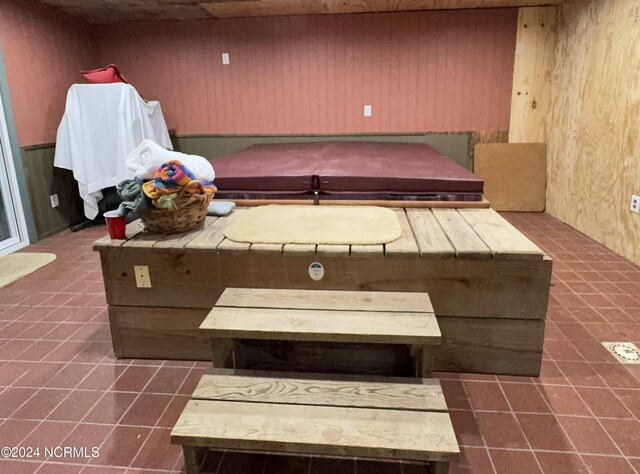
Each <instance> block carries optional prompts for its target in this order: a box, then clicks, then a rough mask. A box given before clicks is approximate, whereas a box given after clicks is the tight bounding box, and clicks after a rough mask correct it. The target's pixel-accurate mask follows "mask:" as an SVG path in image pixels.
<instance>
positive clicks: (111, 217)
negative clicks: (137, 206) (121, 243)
mask: <svg viewBox="0 0 640 474" xmlns="http://www.w3.org/2000/svg"><path fill="white" fill-rule="evenodd" d="M103 215H104V220H105V221H107V228H108V229H109V237H111V238H112V239H121V240H124V239H126V238H127V234H126V232H125V228H126V226H127V222H126V220H125V218H124V216H121V215H120V214H119V213H118V211H108V212H105V213H104V214H103Z"/></svg>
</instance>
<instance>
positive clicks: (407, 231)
mask: <svg viewBox="0 0 640 474" xmlns="http://www.w3.org/2000/svg"><path fill="white" fill-rule="evenodd" d="M393 211H394V212H395V214H396V216H397V217H398V222H399V223H400V229H401V231H402V234H401V235H400V238H398V239H397V240H394V241H393V242H390V243H388V244H385V246H384V248H385V255H386V256H387V257H407V256H416V257H417V256H418V255H420V254H419V251H418V244H417V243H416V239H415V238H414V237H413V231H412V230H411V226H410V225H409V221H408V220H407V216H406V214H405V213H404V209H394V210H393Z"/></svg>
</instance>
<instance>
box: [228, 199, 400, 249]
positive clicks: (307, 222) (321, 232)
mask: <svg viewBox="0 0 640 474" xmlns="http://www.w3.org/2000/svg"><path fill="white" fill-rule="evenodd" d="M400 234H401V230H400V223H399V222H398V218H397V217H396V215H395V213H394V211H392V210H391V209H387V208H384V207H376V206H312V205H309V206H287V205H270V206H260V207H255V208H252V209H250V210H248V211H246V212H244V213H242V214H241V215H239V216H238V217H237V218H236V219H235V220H234V221H233V222H232V223H231V224H229V226H228V227H227V228H226V229H225V230H224V235H225V236H226V237H227V238H228V239H231V240H234V241H236V242H249V243H252V244H351V245H373V244H386V243H389V242H392V241H394V240H396V239H398V238H399V237H400Z"/></svg>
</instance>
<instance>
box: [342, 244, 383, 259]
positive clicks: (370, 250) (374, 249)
mask: <svg viewBox="0 0 640 474" xmlns="http://www.w3.org/2000/svg"><path fill="white" fill-rule="evenodd" d="M350 255H351V256H352V257H376V256H380V257H382V256H384V245H352V246H351V251H350Z"/></svg>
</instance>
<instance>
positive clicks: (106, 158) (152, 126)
mask: <svg viewBox="0 0 640 474" xmlns="http://www.w3.org/2000/svg"><path fill="white" fill-rule="evenodd" d="M145 139H151V140H153V141H154V142H156V143H158V144H159V145H161V146H163V147H165V148H170V149H173V146H172V145H171V140H170V138H169V132H168V130H167V125H166V123H165V120H164V117H163V115H162V109H161V108H160V103H159V102H157V101H151V102H145V101H144V100H143V99H142V97H140V95H139V94H138V92H137V91H136V89H135V88H134V87H133V86H132V85H130V84H74V85H73V86H71V88H70V89H69V91H68V93H67V105H66V110H65V113H64V116H63V117H62V121H61V122H60V126H59V128H58V136H57V141H56V153H55V160H54V165H55V166H57V167H59V168H65V169H68V170H71V171H73V176H74V178H75V179H76V180H77V181H78V188H79V191H80V196H81V197H82V199H83V201H84V213H85V216H86V217H87V218H88V219H94V218H95V217H96V216H97V215H98V201H99V200H100V199H102V192H101V190H102V189H104V188H107V187H110V186H115V185H116V184H117V183H118V182H120V181H122V180H124V179H130V178H133V176H134V174H133V171H131V170H130V169H129V168H127V166H126V158H127V156H128V155H129V153H131V151H133V150H134V149H135V148H136V147H137V146H138V145H139V144H140V143H141V142H142V141H143V140H145Z"/></svg>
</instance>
